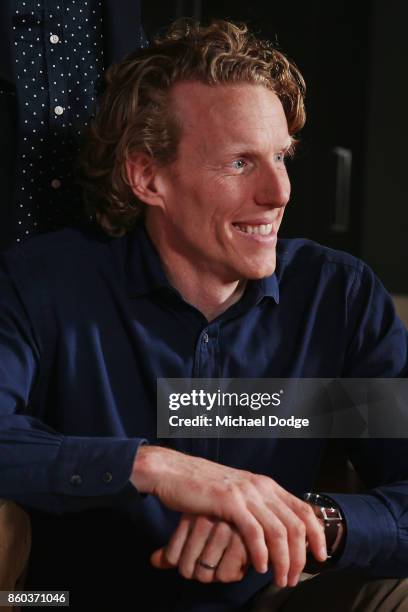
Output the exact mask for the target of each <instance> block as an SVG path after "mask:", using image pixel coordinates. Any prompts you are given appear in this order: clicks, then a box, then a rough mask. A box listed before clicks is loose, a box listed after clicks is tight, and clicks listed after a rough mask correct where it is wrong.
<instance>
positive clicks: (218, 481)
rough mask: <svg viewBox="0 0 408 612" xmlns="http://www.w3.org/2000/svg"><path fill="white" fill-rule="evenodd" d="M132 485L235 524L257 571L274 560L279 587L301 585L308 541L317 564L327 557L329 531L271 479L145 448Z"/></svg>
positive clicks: (181, 507)
mask: <svg viewBox="0 0 408 612" xmlns="http://www.w3.org/2000/svg"><path fill="white" fill-rule="evenodd" d="M130 481H131V482H132V484H133V485H134V486H135V487H136V488H137V489H138V490H139V491H140V492H141V493H149V494H152V495H156V496H157V497H158V498H159V499H160V500H161V502H162V503H163V504H164V505H165V506H167V507H168V508H170V509H172V510H176V511H178V512H185V513H189V514H197V515H205V516H210V517H214V518H218V519H221V520H222V521H225V522H227V523H229V524H231V525H233V526H234V527H235V528H236V529H237V531H238V533H239V534H240V536H241V537H242V540H243V542H244V544H245V546H246V548H247V550H248V552H249V555H250V559H251V561H252V564H253V565H254V568H255V569H256V570H257V571H259V572H266V571H267V569H268V559H269V561H270V564H271V566H272V569H273V572H274V578H275V583H276V584H277V585H278V586H281V587H284V586H287V585H289V586H294V585H295V584H297V582H298V579H299V575H300V573H301V571H302V569H303V567H304V565H305V562H306V541H308V542H309V547H310V550H311V552H312V553H313V555H314V557H315V558H316V560H317V561H325V560H326V558H327V552H326V541H325V537H324V532H323V530H322V528H321V526H320V524H319V521H318V520H317V518H316V516H315V515H314V513H313V510H312V509H311V508H310V506H309V505H308V504H306V502H304V501H302V500H300V499H298V498H297V497H295V496H294V495H291V494H290V493H289V492H288V491H286V490H285V489H283V488H282V487H281V486H279V485H278V484H277V483H276V482H275V481H274V480H272V479H271V478H268V477H267V476H261V475H258V474H252V473H251V472H247V471H244V470H237V469H235V468H231V467H228V466H224V465H220V464H218V463H215V462H212V461H208V460H207V459H202V458H200V457H192V456H189V455H184V454H183V453H180V452H177V451H174V450H171V449H168V448H162V447H157V446H156V447H155V446H142V447H141V448H140V449H139V451H138V453H137V455H136V458H135V462H134V465H133V471H132V474H131V477H130Z"/></svg>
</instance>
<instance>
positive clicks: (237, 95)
mask: <svg viewBox="0 0 408 612" xmlns="http://www.w3.org/2000/svg"><path fill="white" fill-rule="evenodd" d="M170 103H171V105H172V107H173V110H174V112H175V113H176V115H177V117H178V119H179V121H180V123H181V126H182V137H181V142H180V145H183V144H184V145H186V146H188V144H191V145H192V146H198V147H200V149H207V148H214V146H221V147H227V148H228V146H240V145H242V146H249V147H251V146H253V147H264V146H266V145H267V143H268V145H272V146H275V145H276V146H278V147H281V146H282V147H283V146H286V145H287V144H288V141H290V137H289V134H288V126H287V121H286V117H285V113H284V110H283V107H282V104H281V102H280V100H279V98H278V97H277V95H276V94H275V93H274V92H273V91H271V90H270V89H267V88H266V87H263V86H261V85H252V84H247V83H241V84H231V85H215V86H210V85H205V84H203V83H200V82H182V83H177V84H176V85H175V86H174V87H173V89H172V91H171V94H170ZM212 152H214V151H212Z"/></svg>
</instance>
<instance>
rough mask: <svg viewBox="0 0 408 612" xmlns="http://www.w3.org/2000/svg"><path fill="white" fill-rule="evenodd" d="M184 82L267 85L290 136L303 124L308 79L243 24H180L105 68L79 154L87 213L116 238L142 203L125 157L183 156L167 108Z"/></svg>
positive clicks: (162, 159)
mask: <svg viewBox="0 0 408 612" xmlns="http://www.w3.org/2000/svg"><path fill="white" fill-rule="evenodd" d="M180 81H200V82H202V83H205V84H207V85H211V86H213V85H218V84H228V83H252V84H259V85H262V86H264V87H267V88H268V89H271V90H272V91H273V92H274V93H276V95H277V96H278V97H279V99H280V101H281V103H282V106H283V109H284V111H285V115H286V119H287V122H288V129H289V134H290V135H292V136H293V135H294V134H296V133H297V132H298V131H299V130H300V129H301V128H302V127H303V125H304V122H305V109H304V94H305V83H304V80H303V77H302V75H301V74H300V72H299V70H298V69H297V68H296V66H295V65H294V64H293V63H292V62H290V61H289V60H288V59H287V58H286V57H285V56H284V55H283V54H282V53H281V52H280V51H278V50H277V49H276V48H274V47H273V46H272V45H271V43H269V42H268V41H265V40H260V39H258V38H256V37H255V36H254V35H253V34H251V33H250V32H249V31H248V28H247V26H246V25H244V24H234V23H231V22H229V21H224V20H216V21H214V22H213V23H211V25H209V26H202V25H200V24H198V23H194V22H191V21H189V20H185V19H183V20H179V21H177V22H175V23H174V24H173V25H172V26H171V27H170V28H169V29H168V30H167V31H166V32H165V34H164V35H163V36H161V37H159V38H157V39H155V40H154V42H153V43H152V45H151V46H150V47H149V48H147V49H142V50H139V51H137V52H136V53H133V54H131V55H129V56H128V57H127V58H126V59H125V60H124V61H122V62H121V63H120V64H118V65H116V66H113V67H111V68H110V69H109V70H108V71H107V74H106V84H107V87H106V90H105V92H104V94H103V96H102V99H101V101H100V107H99V110H98V112H97V116H96V118H95V119H94V121H93V122H92V123H91V126H90V129H89V132H88V135H87V142H86V145H85V148H84V151H83V154H82V158H81V182H82V184H83V187H84V197H85V205H86V210H87V213H88V214H90V215H95V216H96V218H97V219H98V221H99V223H100V224H101V225H102V227H103V228H104V229H105V230H106V231H107V232H108V233H110V234H112V235H121V234H124V233H125V232H126V231H128V230H129V229H130V228H131V227H132V225H133V224H134V223H135V221H136V219H137V218H138V217H139V216H140V214H141V212H142V211H143V207H144V205H143V203H142V202H141V201H140V200H138V198H137V197H136V196H135V195H134V193H133V191H132V189H131V187H130V185H129V182H128V179H127V175H126V166H125V162H126V160H127V159H129V158H131V157H132V155H133V154H134V153H136V152H144V153H147V154H148V155H150V156H151V157H152V158H153V159H154V160H155V161H156V162H157V163H158V164H162V165H165V164H168V163H170V162H172V161H173V160H174V159H175V157H176V155H177V146H178V142H179V139H180V133H181V126H180V123H179V122H178V121H177V119H176V117H175V116H174V115H173V114H172V113H171V111H170V109H169V90H170V89H171V87H172V86H173V85H174V84H175V83H176V82H180Z"/></svg>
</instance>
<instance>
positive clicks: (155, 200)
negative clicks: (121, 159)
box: [126, 153, 164, 208]
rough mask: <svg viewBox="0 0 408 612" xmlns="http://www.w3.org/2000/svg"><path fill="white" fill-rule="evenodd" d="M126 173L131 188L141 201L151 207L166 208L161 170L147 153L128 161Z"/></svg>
mask: <svg viewBox="0 0 408 612" xmlns="http://www.w3.org/2000/svg"><path fill="white" fill-rule="evenodd" d="M126 173H127V178H128V181H129V185H130V188H131V189H132V191H133V193H134V194H135V196H136V197H137V198H139V200H141V201H142V202H144V203H145V204H149V205H150V206H158V207H159V208H163V206H164V193H163V189H162V181H160V179H159V176H158V175H159V174H160V171H159V168H158V167H157V164H156V162H155V161H154V160H153V158H152V157H150V155H148V154H147V153H136V154H135V155H133V156H132V158H129V159H127V160H126Z"/></svg>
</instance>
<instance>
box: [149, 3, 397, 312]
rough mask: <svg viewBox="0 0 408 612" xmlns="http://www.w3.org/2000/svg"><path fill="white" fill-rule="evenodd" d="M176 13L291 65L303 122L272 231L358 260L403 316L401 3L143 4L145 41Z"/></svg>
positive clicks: (175, 15)
mask: <svg viewBox="0 0 408 612" xmlns="http://www.w3.org/2000/svg"><path fill="white" fill-rule="evenodd" d="M181 16H189V17H195V18H197V19H199V20H204V21H206V22H208V21H211V19H212V18H218V17H221V18H229V19H232V20H235V21H245V22H246V23H248V24H249V25H250V27H251V28H252V29H253V30H255V31H256V32H257V33H258V34H261V35H262V36H263V37H265V38H268V39H270V40H272V41H274V42H275V43H276V44H277V45H278V47H279V48H280V49H281V50H282V51H283V52H284V53H286V54H287V55H288V56H289V57H290V58H291V59H292V60H294V61H295V63H296V64H297V66H298V67H299V68H300V70H301V72H302V74H303V76H304V77H305V80H306V84H307V98H306V110H307V123H306V127H305V128H304V130H303V131H302V133H301V146H300V148H299V151H298V154H297V156H296V159H295V160H293V161H290V162H289V173H290V176H291V179H292V188H293V192H292V197H291V201H290V203H289V205H288V207H287V211H286V216H285V220H284V223H283V226H282V230H281V235H282V236H285V237H292V236H302V237H307V238H312V239H313V240H317V241H318V242H321V243H323V244H326V245H328V246H332V247H334V248H339V249H343V250H346V251H349V252H351V253H353V254H354V255H357V256H359V257H361V258H362V259H364V260H365V261H366V262H367V263H369V264H370V265H371V266H372V267H373V268H374V270H375V271H376V273H377V274H378V275H379V277H380V278H381V280H382V281H383V283H384V284H385V285H386V287H387V289H388V290H389V291H391V292H392V293H393V294H394V296H395V301H396V303H397V306H398V308H399V310H400V312H401V314H402V316H404V317H406V320H408V297H405V296H408V272H407V270H408V187H407V176H408V165H407V154H406V143H407V140H408V139H407V136H408V134H407V117H408V111H407V108H406V107H407V102H408V86H407V65H406V64H407V60H408V35H407V25H406V24H407V23H408V3H406V2H404V1H403V0H389V1H388V2H385V1H384V0H372V1H369V0H360V1H359V2H353V1H351V0H336V1H330V2H327V0H326V1H325V0H308V1H307V2H296V3H293V2H273V1H271V0H251V1H248V0H247V1H245V0H223V1H222V0H205V1H201V0H169V1H168V2H166V3H164V2H162V1H160V0H149V2H143V3H142V20H143V24H144V27H145V30H146V33H147V35H148V37H149V38H153V37H154V35H155V33H156V32H157V31H158V30H160V29H161V28H163V27H165V26H166V25H167V24H168V23H170V22H171V21H172V20H174V19H175V18H177V17H181Z"/></svg>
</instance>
